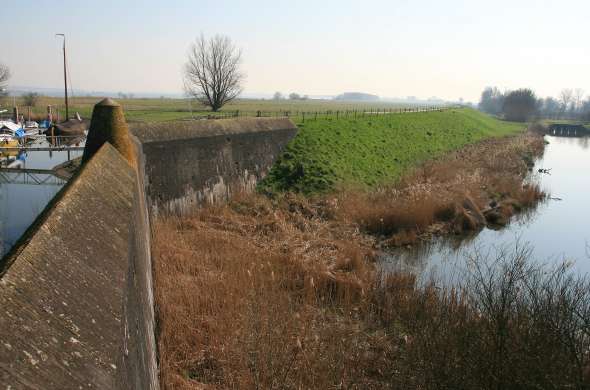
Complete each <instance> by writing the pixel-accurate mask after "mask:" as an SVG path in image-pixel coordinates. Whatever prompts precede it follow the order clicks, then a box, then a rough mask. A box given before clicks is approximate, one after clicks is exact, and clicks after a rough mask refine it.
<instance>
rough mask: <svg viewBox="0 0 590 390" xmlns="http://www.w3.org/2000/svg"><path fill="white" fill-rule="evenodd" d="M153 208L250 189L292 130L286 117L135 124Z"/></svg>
mask: <svg viewBox="0 0 590 390" xmlns="http://www.w3.org/2000/svg"><path fill="white" fill-rule="evenodd" d="M132 132H133V133H134V134H135V135H136V136H137V137H138V138H139V139H140V141H141V142H142V143H143V152H144V154H145V159H146V160H145V172H146V178H147V180H148V183H147V187H146V189H147V194H148V200H149V202H150V206H151V207H152V209H153V210H157V209H159V208H163V209H165V210H167V211H171V212H176V213H183V212H185V211H187V210H190V209H191V208H192V207H195V206H198V205H199V204H202V203H205V202H209V203H213V202H217V201H224V200H226V199H228V198H229V197H230V196H231V194H233V193H236V192H238V191H251V190H252V189H253V188H254V186H255V185H256V182H257V181H258V180H259V179H260V178H261V177H263V176H264V175H265V174H266V173H267V171H268V170H269V169H270V167H271V166H272V164H273V162H274V161H275V159H276V158H277V156H278V155H279V153H280V151H281V150H282V148H283V147H284V146H285V145H286V144H287V143H288V142H289V141H290V140H291V139H292V138H293V137H294V136H295V134H296V133H297V127H295V125H294V124H293V122H291V121H290V120H289V119H273V118H248V119H235V120H229V119H223V120H202V121H190V122H189V121H187V122H170V123H160V124H139V125H136V126H135V127H134V128H132Z"/></svg>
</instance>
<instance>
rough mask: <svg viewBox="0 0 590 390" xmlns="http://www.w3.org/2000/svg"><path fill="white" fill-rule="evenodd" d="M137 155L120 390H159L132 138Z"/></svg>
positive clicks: (148, 259)
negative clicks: (135, 158) (135, 157)
mask: <svg viewBox="0 0 590 390" xmlns="http://www.w3.org/2000/svg"><path fill="white" fill-rule="evenodd" d="M131 140H132V142H133V146H134V147H135V150H136V155H137V174H136V175H135V182H134V191H133V207H132V218H131V224H130V241H129V265H128V269H127V280H126V286H125V295H124V298H123V330H124V332H123V334H122V339H123V345H122V349H123V351H122V352H123V353H122V354H121V356H122V364H121V366H122V369H121V371H120V376H119V379H120V380H121V382H120V386H119V388H120V389H137V390H157V389H159V379H158V365H157V357H156V354H157V350H156V337H155V336H156V332H155V328H156V321H155V314H154V289H153V278H152V269H153V268H152V256H151V249H150V248H151V245H150V243H151V228H150V221H149V215H148V207H147V200H146V193H145V183H144V178H145V159H144V155H143V151H142V145H141V143H140V142H139V141H138V140H137V138H135V137H132V139H131Z"/></svg>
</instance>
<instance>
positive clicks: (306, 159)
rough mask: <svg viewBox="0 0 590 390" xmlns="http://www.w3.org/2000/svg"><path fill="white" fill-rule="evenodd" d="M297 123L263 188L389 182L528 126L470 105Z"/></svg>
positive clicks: (320, 188)
mask: <svg viewBox="0 0 590 390" xmlns="http://www.w3.org/2000/svg"><path fill="white" fill-rule="evenodd" d="M298 126H299V129H300V130H299V133H298V134H297V136H296V138H295V139H294V140H293V141H292V142H291V143H290V144H289V145H288V146H287V147H286V149H285V151H284V153H283V155H282V156H281V157H280V158H279V160H278V161H277V162H276V163H275V165H274V166H273V168H272V170H271V171H270V173H269V175H268V177H267V178H266V179H265V180H264V181H263V182H262V184H261V186H260V187H261V188H262V189H263V190H265V191H268V192H277V191H296V192H302V193H305V194H313V193H321V192H329V191H332V190H334V189H336V188H337V187H338V186H341V185H344V186H350V185H352V186H358V185H361V186H369V187H375V186H377V185H383V184H390V183H392V182H394V181H396V180H397V179H399V178H400V176H401V175H402V174H403V173H404V172H406V171H407V170H408V169H409V168H411V167H414V166H416V165H418V164H419V163H421V162H423V161H425V160H427V159H432V158H435V157H437V156H440V155H441V154H443V153H445V152H449V151H451V150H455V149H458V148H460V147H462V146H464V145H466V144H469V143H473V142H476V141H479V140H482V139H484V138H489V137H501V136H505V135H509V134H516V133H518V132H519V131H522V130H523V128H524V125H523V124H516V123H510V122H503V121H499V120H497V119H494V118H492V117H490V116H487V115H485V114H482V113H480V112H477V111H475V110H471V109H453V110H445V111H441V112H426V113H409V114H391V115H364V116H363V117H362V118H356V119H355V118H351V117H349V118H340V119H339V120H335V119H321V120H319V119H318V120H310V121H306V122H305V123H299V124H298Z"/></svg>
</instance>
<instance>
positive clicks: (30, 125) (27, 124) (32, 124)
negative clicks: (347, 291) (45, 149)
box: [25, 121, 39, 130]
mask: <svg viewBox="0 0 590 390" xmlns="http://www.w3.org/2000/svg"><path fill="white" fill-rule="evenodd" d="M38 128H39V124H38V123H37V122H35V121H26V122H25V130H29V129H38Z"/></svg>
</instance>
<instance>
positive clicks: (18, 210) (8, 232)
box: [0, 139, 84, 257]
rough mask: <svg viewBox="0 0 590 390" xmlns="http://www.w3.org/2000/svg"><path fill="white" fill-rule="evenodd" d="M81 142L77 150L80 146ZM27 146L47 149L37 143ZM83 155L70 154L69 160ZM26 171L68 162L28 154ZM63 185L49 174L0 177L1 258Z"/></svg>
mask: <svg viewBox="0 0 590 390" xmlns="http://www.w3.org/2000/svg"><path fill="white" fill-rule="evenodd" d="M83 145H84V143H83V142H82V143H81V144H80V146H83ZM28 146H37V147H42V146H48V143H47V141H45V140H44V139H39V140H36V141H34V142H33V143H31V144H28ZM81 155H82V152H81V151H70V159H73V158H76V157H79V156H81ZM22 157H24V159H25V165H24V166H25V168H34V169H52V168H53V167H54V166H56V165H58V164H61V163H63V162H65V161H67V160H68V153H67V152H65V151H61V152H51V153H50V152H29V153H28V154H26V155H24V156H22ZM65 183H66V182H65V181H64V180H62V179H60V178H58V177H56V176H53V175H50V174H24V173H4V172H2V173H0V257H2V255H4V254H5V253H6V252H7V251H8V250H9V249H10V248H11V247H12V245H14V243H15V242H16V240H18V238H19V237H20V236H21V235H22V234H23V233H24V231H25V230H26V229H27V228H28V227H29V225H30V224H31V223H32V222H33V221H34V220H35V218H36V217H37V215H39V213H40V212H41V211H43V208H44V207H45V206H46V205H47V203H48V202H49V201H50V200H51V199H52V198H53V197H54V196H55V194H57V192H58V191H59V190H60V189H61V188H62V187H63V185H64V184H65Z"/></svg>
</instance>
